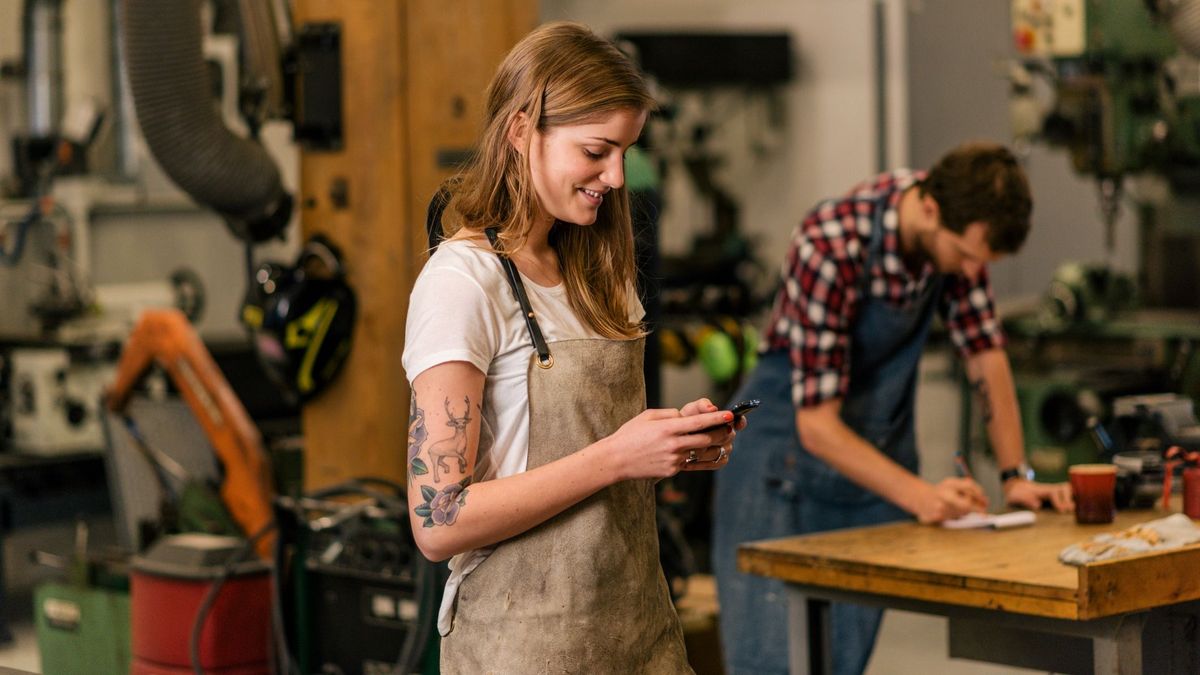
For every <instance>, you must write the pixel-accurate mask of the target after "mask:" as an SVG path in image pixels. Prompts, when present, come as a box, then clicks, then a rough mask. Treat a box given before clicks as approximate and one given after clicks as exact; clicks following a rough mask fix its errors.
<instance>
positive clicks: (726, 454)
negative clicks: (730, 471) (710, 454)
mask: <svg viewBox="0 0 1200 675" xmlns="http://www.w3.org/2000/svg"><path fill="white" fill-rule="evenodd" d="M728 456H729V453H727V452H725V448H721V454H719V455H717V458H716V459H714V460H713V461H714V462H719V461H721V460H723V459H725V458H726V457H728Z"/></svg>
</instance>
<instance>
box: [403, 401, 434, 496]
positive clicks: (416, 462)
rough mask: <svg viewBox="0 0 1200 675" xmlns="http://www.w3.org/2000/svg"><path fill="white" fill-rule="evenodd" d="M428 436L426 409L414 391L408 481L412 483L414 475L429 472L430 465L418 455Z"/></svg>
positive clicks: (409, 438) (410, 422)
mask: <svg viewBox="0 0 1200 675" xmlns="http://www.w3.org/2000/svg"><path fill="white" fill-rule="evenodd" d="M426 438H429V431H428V430H427V429H426V428H425V411H424V410H421V409H420V408H418V407H417V394H416V392H415V391H414V392H413V395H412V402H411V403H410V404H409V408H408V482H409V483H410V484H411V483H412V481H413V476H424V475H425V474H427V473H429V467H427V466H425V461H424V460H422V459H421V458H420V457H418V456H417V455H419V454H421V445H423V444H424V443H425V439H426Z"/></svg>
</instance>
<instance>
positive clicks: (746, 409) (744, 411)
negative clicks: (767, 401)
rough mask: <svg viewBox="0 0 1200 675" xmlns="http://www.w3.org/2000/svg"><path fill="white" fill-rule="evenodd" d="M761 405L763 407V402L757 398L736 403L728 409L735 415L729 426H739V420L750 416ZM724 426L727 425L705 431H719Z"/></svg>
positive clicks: (719, 425)
mask: <svg viewBox="0 0 1200 675" xmlns="http://www.w3.org/2000/svg"><path fill="white" fill-rule="evenodd" d="M760 405H762V401H760V400H758V399H756V398H752V399H749V400H746V401H740V402H738V403H734V404H733V405H731V406H729V407H728V408H726V410H728V411H729V412H731V413H733V421H732V422H729V424H737V421H738V420H739V419H741V418H742V417H745V416H746V415H748V414H750V411H751V410H754V409H755V408H757V407H758V406H760ZM722 426H726V425H724V424H718V425H717V426H715V427H709V428H707V429H705V430H704V431H712V430H714V429H718V428H720V427H722Z"/></svg>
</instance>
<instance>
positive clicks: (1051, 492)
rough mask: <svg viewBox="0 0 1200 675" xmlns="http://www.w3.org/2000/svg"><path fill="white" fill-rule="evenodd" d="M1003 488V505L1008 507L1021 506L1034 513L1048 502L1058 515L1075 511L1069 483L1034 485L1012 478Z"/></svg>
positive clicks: (1028, 481) (1029, 481)
mask: <svg viewBox="0 0 1200 675" xmlns="http://www.w3.org/2000/svg"><path fill="white" fill-rule="evenodd" d="M1003 487H1004V503H1005V504H1008V505H1009V506H1023V507H1025V508H1027V509H1033V510H1035V511H1036V510H1037V509H1040V508H1042V503H1043V502H1046V501H1048V502H1050V505H1051V506H1053V507H1054V510H1055V511H1058V512H1060V513H1068V512H1070V511H1073V510H1074V509H1075V499H1074V498H1073V497H1072V496H1071V484H1070V483H1035V482H1033V481H1031V480H1025V479H1024V478H1012V479H1009V480H1007V481H1005V482H1004V486H1003Z"/></svg>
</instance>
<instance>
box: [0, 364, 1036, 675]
mask: <svg viewBox="0 0 1200 675" xmlns="http://www.w3.org/2000/svg"><path fill="white" fill-rule="evenodd" d="M949 364H950V357H949V356H948V355H946V354H931V355H929V356H928V357H927V358H926V359H925V361H924V363H923V366H922V379H921V386H920V391H919V401H918V417H919V420H920V421H919V423H918V435H919V442H920V447H921V448H922V452H923V453H924V455H923V458H922V461H923V473H924V474H925V476H926V477H927V478H929V479H931V480H937V479H940V478H942V477H945V476H947V475H950V474H951V473H952V472H953V470H954V468H953V467H954V465H953V451H954V448H955V447H956V446H957V443H958V417H957V414H958V413H957V411H958V406H959V399H958V396H959V394H958V388H957V385H956V384H955V381H954V380H953V379H952V378H951V377H950V374H949ZM976 474H977V477H978V478H979V479H980V481H981V482H982V483H984V485H985V488H989V489H992V490H994V489H995V488H994V486H991V485H989V484H988V483H989V482H991V483H994V482H995V478H994V475H993V476H992V477H991V479H990V481H989V477H988V476H987V475H986V471H980V470H977V471H976ZM997 496H998V495H996V494H994V493H993V499H995V498H996V497H997ZM91 530H92V542H93V544H94V545H97V546H102V545H104V544H106V543H111V542H112V541H115V537H114V535H113V533H112V530H111V525H110V524H108V523H105V522H102V521H99V522H98V521H95V520H93V522H92V527H91ZM72 538H73V528H72V527H71V526H70V525H69V524H65V525H62V526H54V527H46V528H37V529H31V530H25V531H18V532H15V533H13V534H12V535H11V536H10V537H8V538H7V539H6V540H5V542H4V564H5V574H6V576H7V581H8V583H7V587H8V596H7V599H8V601H9V602H8V603H6V604H7V606H6V607H5V608H4V613H5V615H6V616H7V618H8V620H9V624H10V626H11V628H12V630H13V632H14V634H15V637H16V640H15V641H14V643H12V644H10V645H7V646H0V672H2V669H3V668H9V669H15V670H18V671H27V672H33V673H37V672H40V658H39V655H38V650H37V638H36V635H35V634H34V630H33V624H32V600H31V598H32V595H31V594H32V589H33V587H34V586H35V585H36V584H37V583H39V582H40V581H42V580H45V579H50V578H53V577H54V573H53V572H51V571H49V570H42V569H38V568H35V567H33V566H32V565H31V564H30V563H29V562H28V560H27V558H26V556H27V554H28V552H29V551H30V550H32V549H42V550H47V551H51V552H58V553H63V552H66V551H69V550H70V548H71V542H72ZM946 639H947V638H946V622H945V620H943V619H939V618H935V617H928V616H924V615H919V614H912V613H907V612H888V613H887V614H886V615H885V618H884V622H883V628H882V630H881V633H880V637H879V643H878V646H877V648H876V650H875V654H874V656H873V658H872V659H871V663H870V664H869V666H868V669H867V673H868V674H869V675H893V674H894V675H910V674H911V673H922V675H942V674H947V675H949V674H955V675H1003V674H1010V673H1029V672H1034V671H1028V670H1024V669H1014V668H1003V667H998V666H993V665H989V664H981V663H975V662H970V661H962V660H952V659H949V658H948V657H947V656H946V654H947V644H946Z"/></svg>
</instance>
